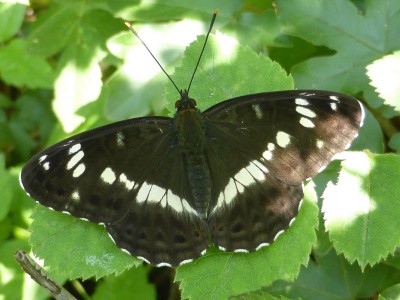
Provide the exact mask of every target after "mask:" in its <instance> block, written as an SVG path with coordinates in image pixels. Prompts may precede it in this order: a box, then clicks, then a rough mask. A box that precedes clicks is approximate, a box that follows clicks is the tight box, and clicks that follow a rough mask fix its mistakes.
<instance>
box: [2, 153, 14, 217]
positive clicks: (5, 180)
mask: <svg viewBox="0 0 400 300" xmlns="http://www.w3.org/2000/svg"><path fill="white" fill-rule="evenodd" d="M5 167H6V163H5V158H4V155H3V154H2V153H1V152H0V191H1V199H0V221H2V220H3V219H4V218H5V217H6V216H7V214H8V212H9V209H10V205H11V200H12V190H11V189H10V188H9V187H10V183H11V177H10V175H9V174H8V172H7V170H6V169H5Z"/></svg>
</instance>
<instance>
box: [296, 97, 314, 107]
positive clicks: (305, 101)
mask: <svg viewBox="0 0 400 300" xmlns="http://www.w3.org/2000/svg"><path fill="white" fill-rule="evenodd" d="M294 102H295V103H296V104H297V105H303V106H306V105H309V104H310V103H309V102H308V101H307V100H306V99H303V98H296V99H295V100H294Z"/></svg>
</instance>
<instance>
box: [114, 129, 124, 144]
mask: <svg viewBox="0 0 400 300" xmlns="http://www.w3.org/2000/svg"><path fill="white" fill-rule="evenodd" d="M116 138H117V146H118V147H123V146H125V142H124V138H125V136H124V135H123V134H122V132H118V133H117V136H116Z"/></svg>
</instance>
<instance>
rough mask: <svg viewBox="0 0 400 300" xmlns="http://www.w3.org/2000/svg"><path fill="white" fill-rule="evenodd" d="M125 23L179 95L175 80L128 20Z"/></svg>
mask: <svg viewBox="0 0 400 300" xmlns="http://www.w3.org/2000/svg"><path fill="white" fill-rule="evenodd" d="M125 25H126V26H127V27H128V28H129V30H130V31H132V33H133V34H134V35H135V36H136V37H137V38H138V39H139V41H140V42H141V43H142V44H143V46H144V47H145V48H146V49H147V51H148V52H149V53H150V55H151V56H152V57H153V59H154V60H155V61H156V63H157V64H158V65H159V66H160V68H161V70H162V71H163V72H164V74H165V75H167V77H168V79H169V80H170V81H171V82H172V84H173V85H174V87H175V89H176V90H177V91H178V93H179V95H181V91H180V90H179V88H178V86H177V85H176V84H175V82H174V81H173V80H172V78H171V76H169V75H168V73H167V72H166V71H165V70H164V68H163V66H162V65H161V64H160V63H159V61H158V60H157V58H156V57H155V56H154V55H153V53H151V51H150V49H149V47H147V45H146V43H145V42H143V40H142V39H141V38H140V36H139V34H138V33H137V32H136V30H135V29H133V27H132V25H131V24H129V23H128V22H125Z"/></svg>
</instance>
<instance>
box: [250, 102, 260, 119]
mask: <svg viewBox="0 0 400 300" xmlns="http://www.w3.org/2000/svg"><path fill="white" fill-rule="evenodd" d="M251 107H252V108H253V110H254V112H255V113H256V117H257V119H259V120H261V119H262V117H263V113H262V111H261V108H260V105H258V104H253V105H252V106H251Z"/></svg>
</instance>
